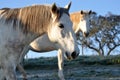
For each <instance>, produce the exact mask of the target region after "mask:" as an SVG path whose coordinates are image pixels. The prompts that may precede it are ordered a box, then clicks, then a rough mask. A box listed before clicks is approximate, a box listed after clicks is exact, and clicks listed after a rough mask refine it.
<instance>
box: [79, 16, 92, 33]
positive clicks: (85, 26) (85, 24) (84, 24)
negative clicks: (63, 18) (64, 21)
mask: <svg viewBox="0 0 120 80" xmlns="http://www.w3.org/2000/svg"><path fill="white" fill-rule="evenodd" d="M89 19H90V18H89V15H83V18H81V20H80V23H79V26H80V30H81V31H82V32H83V33H88V30H89V27H90V22H89Z"/></svg>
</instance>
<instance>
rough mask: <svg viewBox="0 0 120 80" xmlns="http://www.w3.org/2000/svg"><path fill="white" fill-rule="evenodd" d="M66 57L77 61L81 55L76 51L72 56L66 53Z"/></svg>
mask: <svg viewBox="0 0 120 80" xmlns="http://www.w3.org/2000/svg"><path fill="white" fill-rule="evenodd" d="M65 55H66V57H67V59H68V60H72V59H75V58H76V57H77V56H78V55H79V53H77V52H76V51H74V52H72V53H71V54H70V53H68V52H66V53H65Z"/></svg>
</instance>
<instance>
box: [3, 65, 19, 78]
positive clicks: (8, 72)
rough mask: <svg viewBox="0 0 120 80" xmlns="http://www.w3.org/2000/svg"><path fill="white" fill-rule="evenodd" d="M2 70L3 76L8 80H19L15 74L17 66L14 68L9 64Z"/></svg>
mask: <svg viewBox="0 0 120 80" xmlns="http://www.w3.org/2000/svg"><path fill="white" fill-rule="evenodd" d="M2 70H3V71H4V73H3V74H4V76H5V78H6V80H17V78H16V74H15V66H13V65H12V64H11V63H7V65H3V68H2ZM4 76H3V77H4Z"/></svg>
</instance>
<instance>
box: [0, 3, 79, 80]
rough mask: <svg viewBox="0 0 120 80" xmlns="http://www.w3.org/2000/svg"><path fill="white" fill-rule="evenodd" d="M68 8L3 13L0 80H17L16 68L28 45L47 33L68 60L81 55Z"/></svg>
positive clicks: (36, 7) (32, 8)
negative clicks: (0, 73)
mask: <svg viewBox="0 0 120 80" xmlns="http://www.w3.org/2000/svg"><path fill="white" fill-rule="evenodd" d="M69 8H70V6H69V7H66V8H62V7H57V6H56V5H55V4H53V5H34V6H28V7H23V8H14V9H10V8H7V9H1V10H2V11H0V66H1V72H3V74H2V75H0V79H1V80H4V79H6V80H17V78H16V73H15V69H16V66H17V64H19V62H20V56H22V51H23V50H24V48H25V47H26V46H28V45H29V44H30V43H31V42H32V41H33V40H34V39H36V38H37V37H39V36H41V35H43V34H47V35H48V39H49V40H50V41H51V42H53V43H55V44H56V47H58V48H59V49H61V50H62V51H63V52H64V53H67V55H68V56H67V57H68V58H72V57H73V56H72V55H73V54H74V55H78V54H79V48H78V46H77V44H76V37H75V34H74V32H73V29H72V22H71V20H70V17H69V12H68V11H69Z"/></svg>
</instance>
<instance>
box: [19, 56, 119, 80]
mask: <svg viewBox="0 0 120 80" xmlns="http://www.w3.org/2000/svg"><path fill="white" fill-rule="evenodd" d="M24 68H25V70H26V72H27V74H28V80H59V78H58V75H57V72H58V66H57V57H48V58H43V57H40V58H36V59H28V60H25V61H24ZM64 75H65V79H66V80H120V56H119V55H116V56H107V57H102V56H79V57H78V58H76V59H75V60H72V61H67V60H65V63H64ZM18 78H19V79H20V80H22V76H21V74H20V73H19V72H18Z"/></svg>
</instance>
